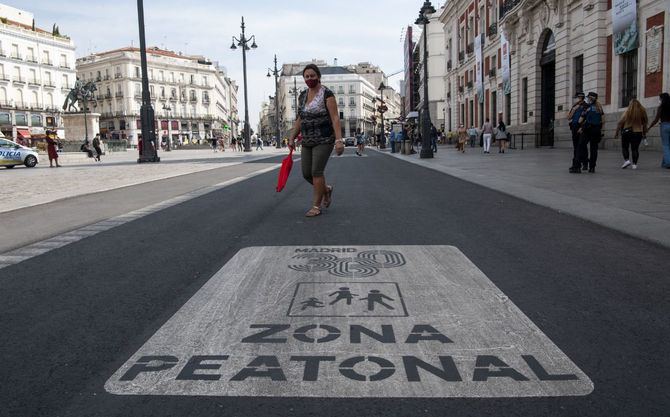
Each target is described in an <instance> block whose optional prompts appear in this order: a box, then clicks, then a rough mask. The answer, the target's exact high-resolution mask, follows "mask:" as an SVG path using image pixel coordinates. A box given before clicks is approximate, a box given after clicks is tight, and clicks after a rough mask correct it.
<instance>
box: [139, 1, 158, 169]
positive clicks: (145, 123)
mask: <svg viewBox="0 0 670 417" xmlns="http://www.w3.org/2000/svg"><path fill="white" fill-rule="evenodd" d="M137 18H138V20H139V25H140V62H141V66H142V107H141V108H140V123H141V124H142V154H141V155H140V157H139V159H138V160H137V162H140V163H141V162H160V160H161V159H160V158H159V157H158V149H156V148H157V146H156V127H155V126H154V123H155V115H154V108H153V107H152V106H151V96H150V95H149V77H148V76H147V73H148V70H147V46H146V41H145V39H144V2H143V0H137Z"/></svg>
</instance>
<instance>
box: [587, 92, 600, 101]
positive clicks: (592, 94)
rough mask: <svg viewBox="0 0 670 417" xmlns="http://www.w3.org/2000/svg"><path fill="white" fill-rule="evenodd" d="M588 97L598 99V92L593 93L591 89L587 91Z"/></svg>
mask: <svg viewBox="0 0 670 417" xmlns="http://www.w3.org/2000/svg"><path fill="white" fill-rule="evenodd" d="M589 97H593V98H595V99H596V100H597V99H598V94H596V93H594V92H593V91H589Z"/></svg>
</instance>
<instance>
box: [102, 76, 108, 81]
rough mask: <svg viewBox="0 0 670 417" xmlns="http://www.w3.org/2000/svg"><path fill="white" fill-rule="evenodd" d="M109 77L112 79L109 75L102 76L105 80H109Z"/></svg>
mask: <svg viewBox="0 0 670 417" xmlns="http://www.w3.org/2000/svg"><path fill="white" fill-rule="evenodd" d="M109 79H110V77H109V75H103V77H102V80H103V81H107V80H109Z"/></svg>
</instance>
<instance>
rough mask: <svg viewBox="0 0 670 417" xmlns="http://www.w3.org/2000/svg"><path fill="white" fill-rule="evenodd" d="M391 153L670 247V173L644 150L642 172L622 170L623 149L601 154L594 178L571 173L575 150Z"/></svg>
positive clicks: (654, 154) (653, 154)
mask: <svg viewBox="0 0 670 417" xmlns="http://www.w3.org/2000/svg"><path fill="white" fill-rule="evenodd" d="M390 155H393V156H395V157H397V158H400V159H404V160H407V161H410V162H414V163H417V164H420V165H422V166H425V167H428V168H431V169H435V170H438V171H440V172H443V173H446V174H449V175H452V176H455V177H457V178H460V179H463V180H466V181H469V182H473V183H476V184H479V185H483V186H486V187H489V188H493V189H496V190H498V191H502V192H504V193H507V194H510V195H513V196H515V197H519V198H522V199H524V200H527V201H530V202H533V203H536V204H540V205H543V206H546V207H550V208H553V209H555V210H558V211H561V212H565V213H569V214H572V215H575V216H577V217H580V218H583V219H586V220H589V221H592V222H595V223H598V224H601V225H604V226H606V227H609V228H613V229H616V230H619V231H622V232H624V233H627V234H630V235H633V236H636V237H639V238H642V239H645V240H651V241H654V242H656V243H661V244H663V245H665V246H670V194H669V193H668V192H667V190H668V184H669V181H670V170H668V169H663V168H661V167H660V161H661V158H662V154H661V153H660V152H655V151H642V152H641V153H640V160H639V166H638V169H637V170H632V169H631V168H630V167H629V168H627V169H621V164H622V163H623V158H622V156H621V152H620V151H616V150H601V151H600V152H599V156H598V165H597V167H596V173H595V174H589V173H586V172H585V173H582V174H570V173H568V167H569V166H570V163H571V160H572V149H549V148H540V149H535V148H531V149H525V150H520V149H518V150H508V151H507V152H506V153H505V154H499V153H498V149H497V148H495V147H491V153H490V154H482V151H481V148H479V147H475V148H470V147H468V148H466V150H465V153H460V152H457V151H456V149H454V148H453V147H452V146H441V147H440V148H439V149H438V152H437V153H436V154H435V157H434V158H433V159H420V158H419V154H418V153H417V154H414V155H402V154H399V153H395V154H390ZM454 198H458V196H454ZM575 238H576V239H578V238H579V237H578V236H575Z"/></svg>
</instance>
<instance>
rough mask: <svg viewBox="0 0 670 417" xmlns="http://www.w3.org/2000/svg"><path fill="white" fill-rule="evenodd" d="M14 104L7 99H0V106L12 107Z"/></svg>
mask: <svg viewBox="0 0 670 417" xmlns="http://www.w3.org/2000/svg"><path fill="white" fill-rule="evenodd" d="M12 107H14V105H13V104H12V103H10V102H9V101H7V100H0V108H12Z"/></svg>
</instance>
